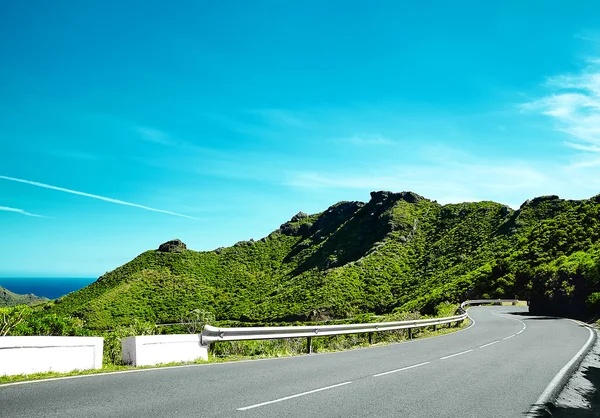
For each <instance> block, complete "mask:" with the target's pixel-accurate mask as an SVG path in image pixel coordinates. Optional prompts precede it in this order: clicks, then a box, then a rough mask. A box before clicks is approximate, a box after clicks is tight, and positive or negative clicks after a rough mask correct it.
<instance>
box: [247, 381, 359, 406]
mask: <svg viewBox="0 0 600 418" xmlns="http://www.w3.org/2000/svg"><path fill="white" fill-rule="evenodd" d="M350 383H352V382H344V383H338V384H337V385H331V386H326V387H324V388H319V389H314V390H309V391H308V392H302V393H297V394H295V395H290V396H285V397H283V398H279V399H275V400H272V401H267V402H262V403H257V404H255V405H250V406H245V407H243V408H238V409H237V410H238V411H247V410H248V409H253V408H258V407H260V406H265V405H269V404H272V403H277V402H283V401H287V400H288V399H294V398H299V397H300V396H305V395H310V394H311V393H317V392H322V391H324V390H328V389H333V388H337V387H340V386H345V385H349V384H350Z"/></svg>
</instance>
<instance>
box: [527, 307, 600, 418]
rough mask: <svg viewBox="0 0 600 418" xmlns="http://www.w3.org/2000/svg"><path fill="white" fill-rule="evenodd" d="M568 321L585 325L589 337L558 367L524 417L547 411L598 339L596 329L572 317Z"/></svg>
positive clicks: (538, 415)
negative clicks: (561, 366)
mask: <svg viewBox="0 0 600 418" xmlns="http://www.w3.org/2000/svg"><path fill="white" fill-rule="evenodd" d="M567 319H568V318H567ZM569 321H571V322H574V323H576V324H578V325H581V326H583V327H585V328H586V329H587V330H588V331H589V332H590V337H589V338H588V340H587V341H586V343H585V344H584V345H583V347H581V348H580V349H579V351H578V352H577V353H576V354H575V355H574V356H573V358H572V359H571V360H569V362H568V363H567V364H565V365H564V367H563V368H562V369H560V371H559V372H558V373H557V374H556V375H555V376H554V378H553V379H552V381H551V382H550V384H549V385H548V386H547V387H546V389H545V390H544V392H542V394H541V395H540V397H539V398H538V400H537V401H536V402H535V403H534V404H533V406H532V407H531V409H530V410H529V412H528V413H527V415H526V418H535V417H542V416H544V415H543V413H544V412H548V409H547V407H548V405H549V404H551V403H552V402H554V401H555V400H556V398H557V397H558V395H560V392H562V390H563V389H564V388H565V386H566V385H567V383H568V381H569V380H570V379H571V377H572V376H573V374H574V373H575V372H576V371H577V369H579V366H580V365H581V363H582V362H583V359H584V358H585V357H586V356H587V355H588V354H589V352H590V350H591V349H592V347H593V346H594V344H595V343H596V340H597V339H598V334H597V333H596V331H595V330H594V329H593V328H591V327H590V326H588V325H587V324H584V323H583V322H579V321H575V320H573V319H569Z"/></svg>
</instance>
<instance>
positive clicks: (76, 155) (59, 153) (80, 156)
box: [47, 149, 100, 161]
mask: <svg viewBox="0 0 600 418" xmlns="http://www.w3.org/2000/svg"><path fill="white" fill-rule="evenodd" d="M47 154H49V155H51V156H53V157H59V158H66V159H69V160H82V161H98V160H99V159H100V157H99V156H98V155H94V154H90V153H88V152H83V151H75V150H59V149H49V150H48V151H47Z"/></svg>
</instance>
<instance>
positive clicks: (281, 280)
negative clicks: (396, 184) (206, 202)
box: [48, 191, 600, 328]
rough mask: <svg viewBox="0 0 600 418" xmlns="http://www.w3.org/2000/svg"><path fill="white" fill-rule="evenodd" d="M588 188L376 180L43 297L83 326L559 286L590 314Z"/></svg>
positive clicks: (546, 299) (593, 265) (544, 302)
mask: <svg viewBox="0 0 600 418" xmlns="http://www.w3.org/2000/svg"><path fill="white" fill-rule="evenodd" d="M599 201H600V199H599V197H598V196H595V197H593V198H591V199H586V200H564V199H560V198H558V197H557V196H553V195H551V196H540V197H537V198H534V199H530V200H527V201H526V202H524V203H523V204H522V205H521V207H520V208H519V209H517V210H513V209H511V208H509V207H508V206H506V205H502V204H499V203H495V202H490V201H484V202H466V203H457V204H447V205H441V204H439V203H437V202H436V201H432V200H430V199H427V198H425V197H423V196H421V195H418V194H416V193H413V192H400V193H394V192H388V191H376V192H372V193H371V199H370V200H369V201H368V202H356V201H354V202H349V201H342V202H338V203H336V204H334V205H332V206H330V207H329V208H327V209H326V210H325V211H323V212H319V213H316V214H311V215H308V214H304V213H301V212H300V213H298V214H297V215H295V216H294V217H292V219H290V221H288V222H285V223H283V224H282V225H281V226H280V227H279V228H278V229H276V230H275V231H273V232H272V233H270V234H269V235H268V236H266V237H264V238H261V239H260V240H257V241H254V240H249V241H240V242H238V243H236V244H234V245H233V246H231V247H225V248H218V249H215V250H212V251H202V252H196V251H193V250H189V249H187V248H186V246H185V244H183V243H182V242H181V241H170V242H167V243H165V244H162V245H161V247H159V250H149V251H146V252H144V253H142V254H140V255H139V256H138V257H136V258H134V259H133V260H131V261H130V262H128V263H126V264H124V265H123V266H120V267H118V268H116V269H115V270H113V271H111V272H108V273H106V274H105V275H103V276H101V277H100V278H99V279H98V280H97V281H96V282H94V283H92V284H91V285H90V286H88V287H86V288H84V289H81V290H80V291H77V292H74V293H72V294H70V295H67V296H65V297H62V298H59V299H58V300H56V301H55V302H51V303H50V304H49V305H48V309H49V310H50V312H56V313H61V314H68V315H73V316H76V317H79V318H82V319H84V320H85V321H87V323H88V325H89V326H90V327H92V328H106V327H109V326H111V325H114V324H127V323H130V322H131V321H132V320H133V318H137V319H143V320H147V321H150V322H171V321H174V320H178V319H180V318H182V317H184V316H185V315H186V314H187V312H189V311H190V310H192V309H196V308H200V309H204V310H208V311H211V312H212V313H213V314H214V315H215V316H216V317H217V319H219V320H234V321H250V322H257V321H258V322H270V321H288V322H289V321H303V320H321V319H332V318H344V317H348V316H352V315H356V314H360V313H365V312H374V313H386V312H391V311H394V310H403V311H410V310H421V311H424V312H428V311H431V310H432V309H433V308H434V306H435V305H436V304H438V303H440V302H443V301H446V300H448V301H452V302H456V301H458V300H460V299H466V298H475V297H514V296H518V297H520V298H521V299H532V303H533V305H532V309H533V310H535V309H538V308H539V309H540V311H544V312H552V310H553V309H555V307H554V306H555V305H556V303H555V302H556V300H559V299H560V298H563V299H564V298H567V299H568V300H571V301H574V302H573V303H570V305H572V306H573V308H574V307H575V306H578V307H583V308H578V309H575V308H574V309H573V310H572V312H571V311H569V313H571V314H572V315H575V316H582V315H588V314H590V312H591V313H593V312H595V310H597V309H598V306H597V305H598V304H597V303H596V302H594V301H593V300H595V299H594V298H595V297H596V296H592V295H595V294H598V296H599V297H598V298H597V299H598V301H600V293H598V292H600V289H599V288H598V280H597V276H598V275H595V273H594V272H595V271H597V270H598V265H599V263H598V260H599V259H600V247H599V245H598V239H599V237H600V226H599V224H598V221H597V220H598V218H599V214H600V210H599V209H600V204H599ZM173 243H174V244H173ZM166 244H168V245H166ZM165 245H166V246H165ZM163 246H164V247H163ZM170 246H172V248H173V251H161V250H160V248H163V249H167V248H169V247H170ZM594 269H596V270H594ZM563 276H564V277H563ZM567 276H568V277H567ZM577 277H579V278H578V279H577ZM561 278H562V279H564V280H561ZM573 280H575V282H577V283H578V284H577V288H578V289H579V290H578V291H577V292H575V287H576V284H574V283H572V281H573ZM540 295H542V296H540ZM563 296H564V297H563ZM590 297H592V299H593V300H592V301H591V302H590ZM575 299H576V300H575ZM553 301H554V302H553Z"/></svg>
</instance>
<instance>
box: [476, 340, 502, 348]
mask: <svg viewBox="0 0 600 418" xmlns="http://www.w3.org/2000/svg"><path fill="white" fill-rule="evenodd" d="M499 342H500V340H498V341H494V342H491V343H488V344H484V345H481V346H479V348H485V347H489V346H490V345H493V344H497V343H499Z"/></svg>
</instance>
